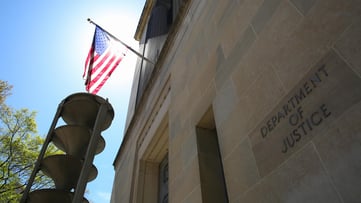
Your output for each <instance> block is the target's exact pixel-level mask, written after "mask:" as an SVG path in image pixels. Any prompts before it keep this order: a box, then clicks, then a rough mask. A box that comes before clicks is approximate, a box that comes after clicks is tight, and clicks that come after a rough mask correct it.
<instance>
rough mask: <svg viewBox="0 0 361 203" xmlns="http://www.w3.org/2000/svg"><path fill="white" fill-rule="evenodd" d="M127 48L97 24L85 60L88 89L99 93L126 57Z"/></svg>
mask: <svg viewBox="0 0 361 203" xmlns="http://www.w3.org/2000/svg"><path fill="white" fill-rule="evenodd" d="M127 50H128V49H127V48H126V47H125V46H124V45H122V44H121V43H119V42H118V41H117V40H116V39H114V38H113V37H112V36H110V35H109V34H108V33H107V32H106V31H104V30H102V29H101V28H100V27H98V26H96V28H95V33H94V38H93V43H92V46H91V48H90V50H89V53H88V56H87V58H86V61H85V69H84V74H83V78H85V80H86V81H85V85H86V90H87V91H88V92H89V93H92V94H97V93H98V92H99V90H100V88H102V86H103V85H104V83H105V82H106V81H107V79H108V78H109V77H110V75H111V74H112V73H113V71H114V70H115V68H116V67H117V66H118V64H119V63H120V61H121V60H122V59H123V58H124V56H125V54H126V52H127Z"/></svg>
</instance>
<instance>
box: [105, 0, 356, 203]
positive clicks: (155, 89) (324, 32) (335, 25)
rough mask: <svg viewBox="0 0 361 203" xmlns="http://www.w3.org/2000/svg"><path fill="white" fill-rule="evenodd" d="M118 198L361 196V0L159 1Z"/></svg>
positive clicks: (147, 14) (141, 29) (150, 5)
mask: <svg viewBox="0 0 361 203" xmlns="http://www.w3.org/2000/svg"><path fill="white" fill-rule="evenodd" d="M135 38H136V39H137V40H139V42H140V49H139V50H140V51H141V53H142V54H144V56H145V57H147V58H149V59H151V60H153V61H155V64H154V65H153V64H151V63H149V62H147V61H145V60H141V59H139V60H138V63H137V67H136V72H135V76H134V83H133V88H132V95H131V99H130V102H129V110H128V118H127V123H126V130H125V133H124V139H123V142H122V144H121V146H120V148H119V151H118V154H117V156H116V158H115V160H114V168H115V179H114V183H113V192H112V197H111V202H112V203H118V202H119V203H120V202H131V203H135V202H137V203H141V202H149V203H158V202H159V203H163V202H172V203H180V202H187V203H188V202H195V203H196V202H206V203H209V202H215V203H219V202H246V203H249V202H250V203H251V202H265V203H270V202H340V203H341V202H361V1H359V0H342V1H341V0H222V1H218V0H208V1H205V0H183V1H182V0H147V1H146V2H145V6H144V9H143V12H142V15H141V18H140V21H139V24H138V28H137V31H136V34H135Z"/></svg>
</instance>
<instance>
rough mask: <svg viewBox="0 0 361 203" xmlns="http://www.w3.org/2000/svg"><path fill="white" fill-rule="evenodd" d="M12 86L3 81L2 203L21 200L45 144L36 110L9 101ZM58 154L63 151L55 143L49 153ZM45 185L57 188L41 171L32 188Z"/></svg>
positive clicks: (0, 129) (0, 116)
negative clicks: (15, 106) (7, 98)
mask: <svg viewBox="0 0 361 203" xmlns="http://www.w3.org/2000/svg"><path fill="white" fill-rule="evenodd" d="M11 88H12V87H11V86H9V85H8V84H7V82H4V81H1V80H0V202H19V200H20V198H21V195H22V193H23V190H24V189H25V187H26V184H27V181H28V179H29V176H30V174H31V172H32V170H33V167H34V164H35V162H36V160H37V157H38V155H39V152H40V149H41V147H42V144H43V143H44V139H43V138H42V137H40V136H39V135H37V126H36V122H35V116H36V113H35V112H34V111H29V110H28V109H19V110H16V109H13V108H11V107H9V106H7V105H6V104H5V100H6V97H7V96H8V95H10V91H11ZM55 153H59V151H58V150H57V149H56V148H55V147H54V146H53V145H51V146H50V148H48V150H47V155H50V154H55ZM47 155H46V156H47ZM43 187H47V188H49V187H53V182H52V180H51V179H50V178H48V177H47V176H44V175H43V174H41V173H38V175H37V177H36V179H35V181H34V184H33V186H32V189H37V188H43Z"/></svg>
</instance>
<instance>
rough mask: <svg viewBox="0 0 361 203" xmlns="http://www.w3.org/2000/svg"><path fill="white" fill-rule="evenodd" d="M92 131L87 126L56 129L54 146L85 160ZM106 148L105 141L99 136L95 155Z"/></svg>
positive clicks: (65, 126)
mask: <svg viewBox="0 0 361 203" xmlns="http://www.w3.org/2000/svg"><path fill="white" fill-rule="evenodd" d="M91 135H92V131H91V130H90V129H89V128H88V127H86V126H78V125H64V126H60V127H58V128H56V129H55V130H54V134H53V140H52V141H53V143H54V145H55V146H56V147H57V148H58V149H60V150H62V151H64V152H65V153H66V154H69V155H72V156H75V157H77V158H80V159H84V158H85V154H86V151H87V148H88V144H89V141H90V137H91ZM104 148H105V140H104V138H103V137H102V136H99V141H98V145H97V148H96V151H95V153H96V154H99V153H100V152H102V151H103V150H104Z"/></svg>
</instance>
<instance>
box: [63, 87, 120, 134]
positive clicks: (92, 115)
mask: <svg viewBox="0 0 361 203" xmlns="http://www.w3.org/2000/svg"><path fill="white" fill-rule="evenodd" d="M104 103H107V102H106V101H105V100H104V99H103V98H101V97H99V96H97V95H93V94H88V93H76V94H72V95H70V96H68V97H67V98H66V99H65V100H64V105H63V110H62V113H61V115H62V118H63V120H64V121H65V123H66V124H68V125H85V126H88V127H89V128H93V127H94V124H95V121H96V118H97V114H98V110H99V107H100V105H101V104H104ZM107 104H108V112H107V116H106V119H105V121H104V124H103V125H102V126H101V128H100V129H101V130H105V129H107V128H108V127H109V126H110V124H111V122H112V120H113V118H114V110H113V107H112V106H111V105H110V104H109V103H107Z"/></svg>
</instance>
